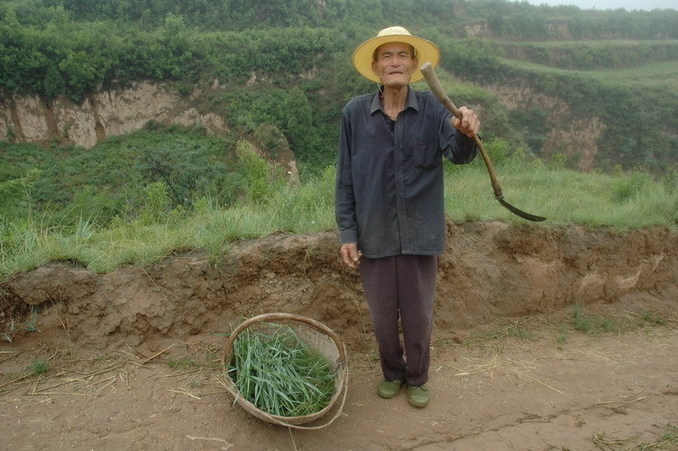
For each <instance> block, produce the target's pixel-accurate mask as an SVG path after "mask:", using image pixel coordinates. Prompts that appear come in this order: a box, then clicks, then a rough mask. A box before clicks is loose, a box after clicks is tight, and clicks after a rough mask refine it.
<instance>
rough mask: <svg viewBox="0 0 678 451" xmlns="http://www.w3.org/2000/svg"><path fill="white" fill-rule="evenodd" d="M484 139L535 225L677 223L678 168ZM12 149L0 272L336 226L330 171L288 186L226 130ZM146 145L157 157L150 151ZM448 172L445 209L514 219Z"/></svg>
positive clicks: (477, 174)
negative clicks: (562, 159) (572, 164)
mask: <svg viewBox="0 0 678 451" xmlns="http://www.w3.org/2000/svg"><path fill="white" fill-rule="evenodd" d="M162 136H164V137H165V140H166V141H163V139H162ZM170 140H171V141H170ZM232 147H235V148H236V150H234V151H233V152H230V151H227V149H230V148H232ZM486 147H487V149H488V151H489V152H490V154H491V155H493V156H494V157H495V166H496V170H497V173H498V175H499V177H500V179H501V182H502V188H503V190H504V194H505V196H506V199H507V200H508V201H509V202H511V203H512V204H514V205H516V206H517V207H519V208H521V209H523V210H525V211H529V212H531V213H535V214H539V215H542V216H546V217H548V219H549V221H548V222H547V223H545V224H544V226H546V227H549V226H554V225H565V224H573V223H574V224H583V225H587V226H603V227H613V228H617V229H620V230H621V229H627V228H638V227H651V226H664V227H670V228H672V227H675V226H676V225H677V224H678V186H676V183H678V178H676V176H675V174H669V175H667V176H666V177H664V178H656V177H653V176H651V175H649V174H646V173H643V172H633V173H624V172H620V173H618V174H602V173H593V174H583V173H579V172H576V171H572V170H569V169H564V168H559V167H548V166H545V165H543V164H542V163H540V162H539V160H535V159H533V158H528V157H526V156H525V153H524V152H514V153H512V154H511V151H510V150H509V147H510V146H509V144H508V143H507V142H506V141H504V140H501V139H494V140H489V141H487V142H486ZM153 149H155V150H153ZM12 150H13V151H12V152H11V153H9V152H8V154H11V155H14V156H16V155H21V158H18V159H17V160H14V163H13V164H8V165H3V166H2V167H3V169H4V170H5V171H6V172H5V173H7V174H10V173H11V174H13V176H14V177H15V178H10V179H9V180H7V181H4V182H0V277H7V276H9V275H11V274H13V273H15V272H20V271H27V270H30V269H33V268H35V267H37V266H39V265H41V264H44V263H46V262H49V261H58V260H62V261H71V262H77V263H79V264H81V265H83V266H85V267H87V268H89V269H90V270H93V271H97V272H108V271H112V270H114V269H116V268H117V267H119V266H121V265H125V264H150V263H153V262H156V261H159V260H160V259H162V258H165V257H167V256H169V255H171V254H173V253H176V252H182V251H188V250H192V249H202V250H205V251H206V252H207V253H208V254H209V255H211V256H212V257H213V258H215V259H218V258H220V257H222V256H223V255H224V253H226V252H228V249H229V246H230V244H231V243H232V242H233V241H235V240H239V239H247V238H257V237H261V236H264V235H267V234H269V233H273V232H276V231H286V232H290V233H301V234H303V233H314V232H319V231H324V230H331V229H333V228H335V227H336V226H335V224H334V167H333V166H328V167H326V168H325V169H324V170H323V171H321V172H319V173H318V174H317V175H314V176H312V177H309V178H308V179H307V180H305V181H304V182H302V183H299V184H293V183H288V182H285V181H284V179H282V177H281V175H280V174H279V172H278V171H276V170H275V169H274V168H272V167H270V166H268V165H267V164H266V163H265V162H264V161H263V160H261V159H260V158H259V157H257V156H256V155H254V154H253V153H251V151H248V147H247V146H246V145H244V143H242V142H241V143H240V144H238V143H237V142H235V143H234V142H233V140H232V139H230V138H228V139H222V138H216V137H213V136H208V135H206V134H205V133H203V132H200V131H196V130H183V131H182V130H180V129H177V128H173V129H172V130H171V131H170V130H166V131H165V135H161V134H158V132H157V131H155V130H152V131H146V132H139V133H136V134H133V135H130V136H128V137H118V138H113V139H112V140H110V142H109V141H107V142H105V143H103V144H101V145H100V146H98V147H97V148H95V149H93V150H91V151H83V150H82V149H77V148H68V149H60V150H59V152H64V153H68V154H69V157H68V158H56V157H55V155H54V154H52V153H51V152H45V151H41V150H40V149H38V148H36V147H35V146H32V145H26V144H21V145H20V144H14V145H12ZM155 151H158V152H160V154H161V155H162V156H163V157H162V158H158V159H156V160H154V159H153V156H154V153H153V152H155ZM0 155H1V153H0ZM238 155H239V158H237V156H238ZM154 161H155V162H154ZM20 162H23V163H20ZM153 162H154V163H153ZM169 162H173V164H172V165H169V164H168V163H169ZM22 171H23V172H22ZM446 171H447V175H446V191H447V195H446V209H447V213H448V214H449V215H450V217H452V218H454V219H455V220H458V221H466V220H490V219H501V220H507V221H522V220H521V219H519V218H517V217H516V216H514V215H512V214H511V213H510V212H509V211H508V210H506V209H504V208H503V207H501V205H500V204H499V203H498V202H497V201H496V200H495V199H494V195H493V193H492V188H491V185H490V180H489V177H488V176H487V171H486V168H485V166H484V164H483V162H482V160H481V159H480V158H478V159H477V160H476V161H474V162H473V163H471V164H469V165H463V166H454V165H446ZM210 174H211V175H210Z"/></svg>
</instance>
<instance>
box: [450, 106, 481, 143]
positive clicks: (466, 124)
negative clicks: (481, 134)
mask: <svg viewBox="0 0 678 451" xmlns="http://www.w3.org/2000/svg"><path fill="white" fill-rule="evenodd" d="M459 112H460V113H461V116H462V118H461V119H459V118H457V117H453V118H452V126H453V127H454V128H456V129H457V130H459V131H460V132H462V133H463V134H465V135H466V136H468V137H469V138H473V137H474V136H476V135H477V134H478V131H479V130H480V119H478V116H477V115H476V112H475V111H473V110H469V109H468V108H466V107H465V106H463V107H461V108H459Z"/></svg>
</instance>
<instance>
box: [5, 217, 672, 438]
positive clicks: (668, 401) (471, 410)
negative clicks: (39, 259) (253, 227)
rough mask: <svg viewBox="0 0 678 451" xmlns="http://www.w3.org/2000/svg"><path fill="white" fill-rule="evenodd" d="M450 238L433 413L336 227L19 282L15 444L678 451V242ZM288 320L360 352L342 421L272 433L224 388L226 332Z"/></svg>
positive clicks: (13, 353) (11, 426)
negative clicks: (256, 319) (379, 340)
mask: <svg viewBox="0 0 678 451" xmlns="http://www.w3.org/2000/svg"><path fill="white" fill-rule="evenodd" d="M448 235H449V236H448V238H449V239H448V243H449V244H448V251H447V252H446V254H445V256H443V258H442V259H441V264H440V277H439V284H438V296H437V298H438V302H437V305H436V313H435V317H436V324H435V326H436V328H435V331H434V340H433V348H432V361H433V363H432V372H431V381H430V384H429V385H430V387H431V390H432V393H433V399H432V401H431V404H430V405H429V406H428V407H427V408H426V409H422V410H417V409H414V408H412V407H410V406H409V405H408V404H407V401H406V397H405V394H404V392H403V393H402V394H401V395H400V396H399V397H397V398H395V399H393V400H382V399H380V398H378V397H377V396H376V395H375V394H374V390H375V385H376V384H377V382H378V381H379V380H380V379H381V375H380V371H379V368H378V362H377V357H376V351H375V347H374V339H373V337H372V331H371V326H370V321H369V313H368V311H367V307H366V305H365V303H364V300H363V296H362V293H361V290H360V285H359V283H358V280H357V277H356V275H355V274H354V273H351V272H348V271H346V270H344V269H342V268H341V266H340V265H339V264H338V262H337V259H336V237H335V236H334V234H333V233H326V234H318V235H312V236H289V235H282V234H279V235H272V236H270V237H267V238H265V239H262V240H257V241H253V242H247V243H241V244H240V245H239V246H237V247H236V248H235V249H234V252H233V253H232V256H231V257H230V258H229V259H228V260H226V261H224V262H220V263H213V262H210V261H209V259H207V258H205V257H204V256H200V255H184V256H178V257H174V258H171V259H168V260H166V261H163V262H160V263H159V264H157V265H153V266H151V267H145V268H139V267H129V268H123V269H121V270H119V271H116V272H115V273H111V274H103V275H96V274H92V273H90V272H89V271H87V270H86V269H83V268H81V267H78V266H76V265H72V264H68V263H55V264H51V265H47V266H45V267H41V268H37V269H36V270H34V271H31V272H29V273H26V274H20V275H17V276H16V277H14V278H12V279H11V280H9V281H6V282H4V283H2V284H0V326H2V329H1V330H0V333H1V334H2V337H3V338H4V339H3V340H2V341H1V342H0V437H2V440H0V449H7V450H10V449H11V450H23V449H62V448H64V449H82V450H85V449H97V450H120V449H134V450H137V449H139V450H141V449H162V450H165V449H167V450H186V449H207V450H212V449H215V450H218V449H231V450H239V449H242V450H274V449H279V450H293V449H299V450H329V449H332V450H334V449H338V450H406V449H417V450H455V449H456V450H475V449H482V450H509V449H510V450H515V449H518V450H589V449H590V450H632V449H643V448H642V446H641V445H644V446H645V449H648V448H647V446H649V445H650V444H651V445H652V446H653V448H650V449H663V450H676V449H678V429H677V427H678V316H677V314H676V312H677V311H678V309H677V308H676V307H678V283H677V282H678V233H676V232H675V231H666V230H661V229H658V230H641V231H632V232H627V233H625V234H619V233H616V232H611V231H600V230H598V231H586V230H583V229H579V228H565V229H541V228H530V227H528V228H525V227H516V226H509V225H506V224H502V223H477V224H476V223H466V224H453V223H450V224H448ZM276 311H284V312H290V313H297V314H302V315H305V316H309V317H312V318H315V319H317V320H319V321H321V322H323V323H325V324H327V325H328V326H330V327H331V328H332V329H333V330H335V332H336V333H337V334H338V335H339V336H340V337H341V339H342V340H343V341H344V342H345V343H346V345H347V347H348V354H349V370H350V379H349V389H348V396H347V398H346V403H345V405H344V406H343V409H342V410H341V415H339V416H338V418H337V419H336V421H334V423H333V424H331V425H330V426H327V427H325V428H322V429H319V430H313V431H300V430H293V431H291V430H288V429H287V428H284V427H280V426H275V425H272V424H269V423H265V422H263V421H260V420H258V419H255V418H254V417H253V416H252V415H250V414H249V413H247V412H246V411H245V410H243V409H242V408H241V407H240V406H239V405H234V404H233V399H232V397H231V395H229V394H228V393H227V392H226V390H225V389H224V387H223V384H222V383H221V378H222V377H223V374H222V372H221V369H220V359H221V356H222V354H223V349H224V344H225V341H226V337H225V334H226V333H228V332H229V331H230V330H231V328H232V327H233V325H234V324H237V323H238V322H239V321H240V320H241V318H242V317H248V316H252V315H254V314H257V313H263V312H276ZM573 312H578V314H579V316H578V317H576V316H575V315H574V313H573ZM577 321H579V322H580V323H577ZM581 322H583V323H584V324H581ZM587 331H588V332H587ZM663 434H665V436H664V438H662V436H663ZM660 445H661V446H663V447H659V446H660Z"/></svg>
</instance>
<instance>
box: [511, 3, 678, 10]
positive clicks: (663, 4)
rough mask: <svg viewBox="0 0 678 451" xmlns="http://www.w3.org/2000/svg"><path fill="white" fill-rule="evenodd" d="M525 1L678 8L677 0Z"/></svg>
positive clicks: (583, 6) (589, 6)
mask: <svg viewBox="0 0 678 451" xmlns="http://www.w3.org/2000/svg"><path fill="white" fill-rule="evenodd" d="M518 1H522V0H518ZM527 2H528V3H530V4H533V5H542V4H547V5H550V6H554V5H574V6H576V7H578V8H580V9H597V10H603V9H619V8H624V9H626V10H628V11H634V10H643V11H650V10H653V9H678V0H527Z"/></svg>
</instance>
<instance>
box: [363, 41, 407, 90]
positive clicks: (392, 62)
mask: <svg viewBox="0 0 678 451" xmlns="http://www.w3.org/2000/svg"><path fill="white" fill-rule="evenodd" d="M417 67H418V66H417V58H416V56H415V55H414V48H412V46H411V45H409V44H404V43H400V42H394V43H388V44H384V45H382V46H380V47H379V48H377V50H376V51H375V52H374V61H373V62H372V70H373V71H374V73H375V74H376V75H377V77H379V81H380V82H381V84H382V85H384V86H389V87H401V86H406V85H407V84H408V83H409V82H410V78H412V75H413V74H414V73H415V72H416V71H417Z"/></svg>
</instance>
